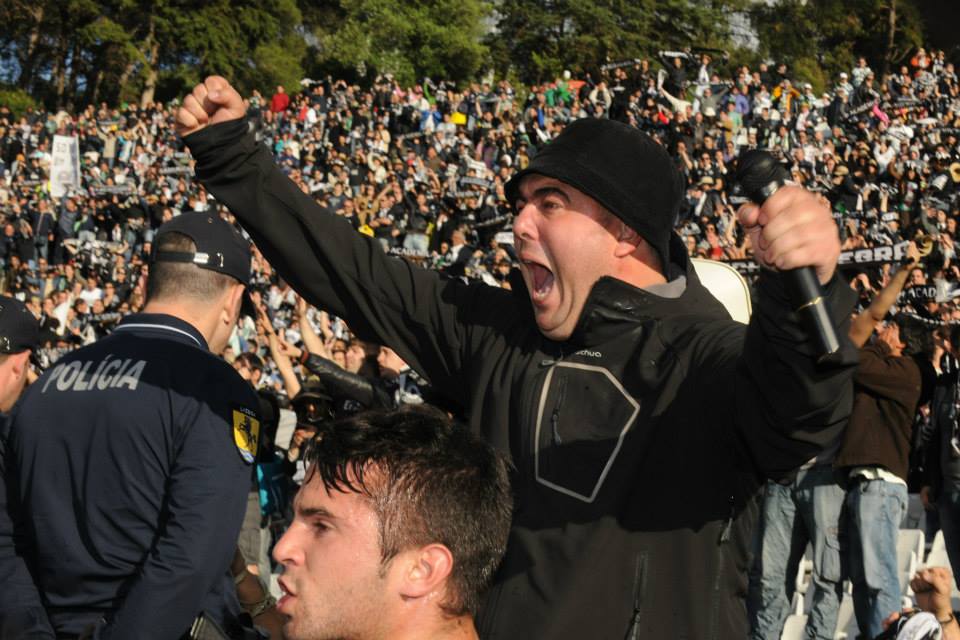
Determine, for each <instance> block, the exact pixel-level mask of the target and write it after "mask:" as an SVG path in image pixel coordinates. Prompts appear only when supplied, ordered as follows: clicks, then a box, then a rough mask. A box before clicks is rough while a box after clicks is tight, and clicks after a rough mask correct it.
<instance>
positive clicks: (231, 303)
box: [220, 283, 243, 325]
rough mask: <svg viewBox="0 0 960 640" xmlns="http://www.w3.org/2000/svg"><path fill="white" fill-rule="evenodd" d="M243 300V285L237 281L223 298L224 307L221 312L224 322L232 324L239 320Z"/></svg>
mask: <svg viewBox="0 0 960 640" xmlns="http://www.w3.org/2000/svg"><path fill="white" fill-rule="evenodd" d="M242 302H243V285H242V284H240V283H237V284H235V285H233V286H231V287H230V290H229V292H228V293H227V295H226V296H225V297H224V299H223V307H222V310H221V313H220V319H221V320H222V321H223V323H224V324H229V325H232V324H234V323H235V322H236V321H237V317H238V316H239V315H240V305H241V304H242Z"/></svg>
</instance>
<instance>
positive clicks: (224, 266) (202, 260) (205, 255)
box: [151, 212, 250, 285]
mask: <svg viewBox="0 0 960 640" xmlns="http://www.w3.org/2000/svg"><path fill="white" fill-rule="evenodd" d="M170 232H176V233H181V234H183V235H185V236H187V237H188V238H190V239H191V240H193V243H194V244H195V245H197V250H196V251H195V252H190V251H157V249H156V246H157V243H155V244H154V250H153V254H152V256H151V261H152V262H186V263H190V264H195V265H197V266H198V267H200V268H201V269H210V270H212V271H218V272H220V273H225V274H227V275H228V276H232V277H234V278H236V279H237V280H239V281H240V282H241V283H242V284H244V285H247V284H249V282H250V244H249V243H248V242H247V241H246V240H244V239H243V236H241V235H240V233H239V232H237V230H236V229H234V228H233V226H231V225H230V224H229V223H228V222H226V221H225V220H223V219H221V218H220V217H219V216H214V215H211V214H209V213H193V212H188V213H182V214H180V215H179V216H177V217H176V218H174V219H173V220H171V221H170V222H167V223H166V224H164V225H163V226H161V227H160V228H159V229H157V237H158V238H159V237H160V236H162V235H163V234H165V233H170Z"/></svg>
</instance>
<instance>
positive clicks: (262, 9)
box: [0, 0, 306, 107]
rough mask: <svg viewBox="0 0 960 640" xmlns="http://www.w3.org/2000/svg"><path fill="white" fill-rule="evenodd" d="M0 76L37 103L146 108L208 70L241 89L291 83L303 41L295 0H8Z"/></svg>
mask: <svg viewBox="0 0 960 640" xmlns="http://www.w3.org/2000/svg"><path fill="white" fill-rule="evenodd" d="M0 21H3V22H4V23H5V24H8V25H11V28H10V29H9V30H5V31H4V33H2V34H0V55H2V56H3V59H4V60H5V62H6V64H5V65H4V67H5V68H6V69H8V71H7V76H8V77H6V78H5V79H6V80H9V81H10V82H11V83H12V84H15V85H16V86H18V87H20V88H22V89H24V90H26V91H27V92H28V93H30V95H33V96H36V97H38V98H39V99H41V100H42V101H44V102H45V103H46V104H47V106H50V107H60V106H64V105H65V104H66V103H67V102H68V101H69V100H73V99H76V98H77V97H79V96H82V98H83V102H97V101H99V100H107V101H108V102H116V101H118V100H137V99H139V101H140V102H141V103H142V104H145V103H147V102H150V101H151V100H153V98H154V94H155V92H156V91H157V90H158V89H160V90H161V92H162V94H163V95H162V97H164V98H170V97H173V96H175V95H180V94H182V93H183V91H184V90H185V89H186V88H187V87H189V86H190V84H192V83H195V82H197V81H199V80H200V79H202V78H203V77H204V76H205V75H207V74H210V73H219V74H223V75H226V76H228V77H230V78H231V80H232V81H233V82H234V83H236V85H237V86H238V87H239V88H240V89H241V90H242V91H250V90H251V89H253V88H258V87H259V88H264V89H267V88H268V87H272V86H275V85H276V84H291V85H296V83H297V82H298V81H299V80H300V78H301V77H302V73H303V71H302V67H301V61H302V59H303V56H304V53H305V51H306V45H305V43H304V41H303V38H302V36H301V34H300V31H299V29H300V24H301V22H302V17H301V15H300V11H299V9H298V7H297V4H296V0H262V1H257V0H233V1H231V0H213V1H210V2H204V3H194V2H188V1H187V0H100V1H97V0H57V1H56V2H54V1H51V0H35V1H33V2H27V1H25V0H8V2H6V3H0Z"/></svg>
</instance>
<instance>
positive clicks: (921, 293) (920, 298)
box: [897, 284, 937, 304]
mask: <svg viewBox="0 0 960 640" xmlns="http://www.w3.org/2000/svg"><path fill="white" fill-rule="evenodd" d="M936 299H937V287H936V285H932V284H928V285H926V286H922V287H910V288H909V289H904V290H903V291H901V292H900V295H898V296H897V303H898V304H903V303H904V302H909V303H911V304H912V303H914V302H921V303H923V302H929V301H930V300H936Z"/></svg>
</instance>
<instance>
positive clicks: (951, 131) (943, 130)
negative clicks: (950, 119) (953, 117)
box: [937, 127, 960, 137]
mask: <svg viewBox="0 0 960 640" xmlns="http://www.w3.org/2000/svg"><path fill="white" fill-rule="evenodd" d="M937 131H939V132H940V135H941V136H958V137H960V129H958V128H957V127H940V128H939V129H937Z"/></svg>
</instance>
